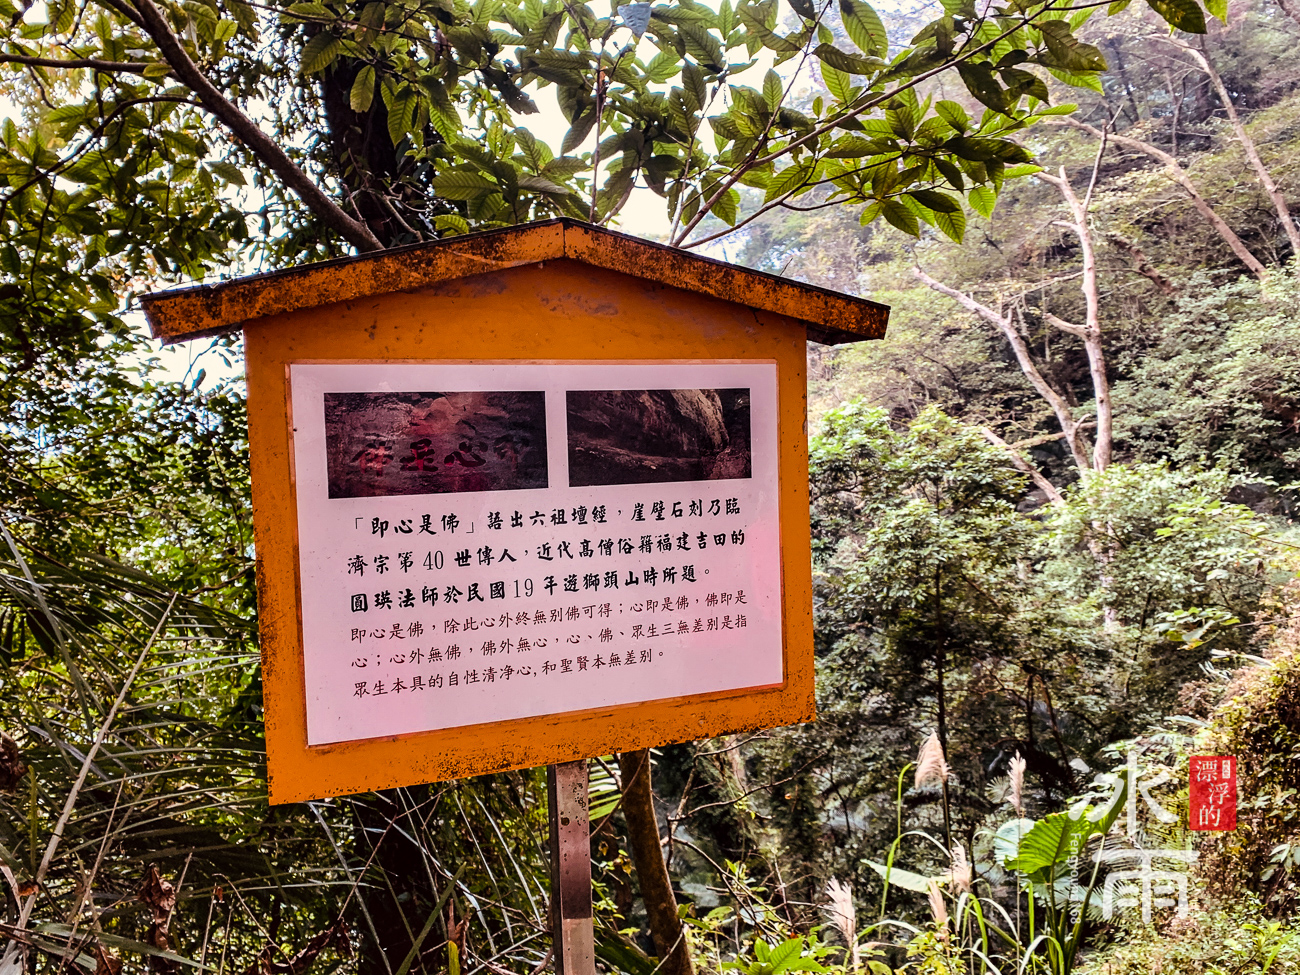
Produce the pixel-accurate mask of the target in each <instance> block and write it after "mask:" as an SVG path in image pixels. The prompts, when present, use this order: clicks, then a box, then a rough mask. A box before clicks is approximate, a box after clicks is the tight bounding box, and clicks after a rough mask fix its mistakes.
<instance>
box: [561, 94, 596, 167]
mask: <svg viewBox="0 0 1300 975" xmlns="http://www.w3.org/2000/svg"><path fill="white" fill-rule="evenodd" d="M595 125H596V106H595V105H591V106H589V107H588V108H587V110H586V111H584V112H583V113H582V114H581V115H579V116H578V117H577V118H576V119H574V120H573V124H572V125H571V126H569V131H568V132H566V133H565V134H564V140H563V141H562V142H561V143H560V154H561V155H567V154H568V153H570V152H572V151H573V150H574V149H576V148H578V146H580V145H582V144H583V143H584V142H586V141H587V136H588V135H590V134H591V130H592V128H594V127H595Z"/></svg>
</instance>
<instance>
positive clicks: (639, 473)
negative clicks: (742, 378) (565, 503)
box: [566, 389, 752, 487]
mask: <svg viewBox="0 0 1300 975" xmlns="http://www.w3.org/2000/svg"><path fill="white" fill-rule="evenodd" d="M566 406H567V412H568V437H569V485H570V486H571V487H590V486H593V485H598V484H657V483H661V482H666V481H718V480H726V479H729V478H742V477H749V476H751V473H752V463H751V457H750V430H749V390H748V389H614V390H600V389H596V390H570V391H569V393H568V394H567V404H566Z"/></svg>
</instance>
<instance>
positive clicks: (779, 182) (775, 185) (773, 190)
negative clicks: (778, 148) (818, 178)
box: [763, 162, 811, 203]
mask: <svg viewBox="0 0 1300 975" xmlns="http://www.w3.org/2000/svg"><path fill="white" fill-rule="evenodd" d="M810 177H811V168H810V166H809V164H808V163H806V162H797V163H794V164H793V165H791V166H786V167H785V169H782V170H779V171H777V172H775V173H773V174H772V178H771V179H770V180H769V181H768V184H767V193H766V194H764V197H763V202H764V203H771V202H772V201H773V200H775V199H778V198H779V197H782V196H785V195H786V194H787V193H789V192H790V191H791V190H795V189H797V188H798V187H800V186H802V185H803V184H805V183H807V182H808V180H809V178H810Z"/></svg>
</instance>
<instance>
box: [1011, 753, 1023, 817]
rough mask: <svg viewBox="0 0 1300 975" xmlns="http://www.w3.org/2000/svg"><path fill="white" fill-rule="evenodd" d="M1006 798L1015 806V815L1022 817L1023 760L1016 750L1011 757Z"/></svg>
mask: <svg viewBox="0 0 1300 975" xmlns="http://www.w3.org/2000/svg"><path fill="white" fill-rule="evenodd" d="M1007 799H1008V801H1010V803H1011V805H1012V806H1014V807H1015V810H1016V815H1017V816H1019V817H1021V818H1022V819H1023V818H1024V815H1025V760H1024V759H1023V758H1021V757H1020V753H1019V752H1016V754H1015V757H1014V758H1013V759H1011V786H1010V788H1009V789H1008V791H1007Z"/></svg>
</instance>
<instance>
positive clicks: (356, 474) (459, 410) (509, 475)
mask: <svg viewBox="0 0 1300 975" xmlns="http://www.w3.org/2000/svg"><path fill="white" fill-rule="evenodd" d="M325 445H326V451H327V452H328V471H329V496H330V497H331V498H377V497H389V496H393V495H404V494H459V493H463V492H467V491H516V490H521V489H524V488H544V487H546V486H547V480H546V395H545V394H544V393H541V392H505V391H495V390H493V391H488V392H475V393H326V394H325Z"/></svg>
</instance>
